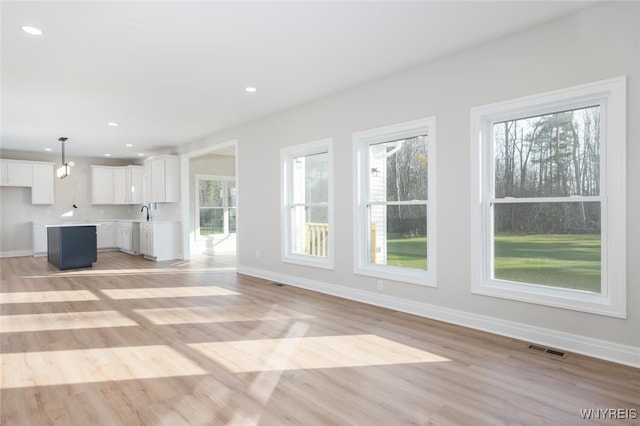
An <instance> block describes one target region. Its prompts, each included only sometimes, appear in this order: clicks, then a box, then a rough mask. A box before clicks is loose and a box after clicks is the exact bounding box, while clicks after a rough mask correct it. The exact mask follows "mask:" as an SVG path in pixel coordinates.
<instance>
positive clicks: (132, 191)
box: [126, 166, 144, 204]
mask: <svg viewBox="0 0 640 426" xmlns="http://www.w3.org/2000/svg"><path fill="white" fill-rule="evenodd" d="M143 175H144V167H142V166H127V183H126V184H127V203H128V204H142V203H143V199H142V183H143Z"/></svg>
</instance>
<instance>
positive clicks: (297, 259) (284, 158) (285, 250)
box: [280, 138, 335, 270]
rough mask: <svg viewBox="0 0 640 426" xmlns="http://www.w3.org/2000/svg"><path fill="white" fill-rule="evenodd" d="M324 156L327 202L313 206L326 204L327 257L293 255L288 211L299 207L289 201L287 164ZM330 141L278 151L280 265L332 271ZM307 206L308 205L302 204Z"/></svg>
mask: <svg viewBox="0 0 640 426" xmlns="http://www.w3.org/2000/svg"><path fill="white" fill-rule="evenodd" d="M323 153H327V155H328V158H329V165H328V167H329V170H328V182H327V186H328V194H327V203H326V204H325V203H315V204H317V205H326V206H327V210H328V212H327V214H328V216H329V220H328V222H329V223H328V225H329V235H328V241H327V252H328V254H327V256H326V257H319V256H309V255H305V254H300V253H293V252H292V250H291V238H292V235H291V214H290V213H291V212H290V206H292V205H300V204H294V203H292V202H291V199H292V195H291V193H290V190H291V186H292V184H291V181H290V179H291V175H292V171H291V170H292V165H291V162H292V160H293V158H295V157H302V156H307V155H314V154H323ZM333 163H334V159H333V139H332V138H325V139H320V140H316V141H312V142H307V143H303V144H299V145H294V146H287V147H283V148H281V149H280V209H281V217H282V221H281V238H282V242H281V244H280V247H281V261H282V262H284V263H293V264H297V265H302V266H310V267H313V268H321V269H331V270H332V269H334V263H335V261H334V259H335V235H334V234H335V221H334V214H333V204H334V202H333V199H334V198H333V194H334V190H333V175H334V173H333V167H334V165H333ZM304 205H309V203H307V204H304Z"/></svg>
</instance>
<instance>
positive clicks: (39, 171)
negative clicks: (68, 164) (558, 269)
mask: <svg viewBox="0 0 640 426" xmlns="http://www.w3.org/2000/svg"><path fill="white" fill-rule="evenodd" d="M32 168H33V175H32V179H33V186H32V187H31V204H53V201H54V190H53V188H54V178H53V173H54V170H53V164H52V163H33V165H32Z"/></svg>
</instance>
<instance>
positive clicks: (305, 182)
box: [292, 152, 329, 204]
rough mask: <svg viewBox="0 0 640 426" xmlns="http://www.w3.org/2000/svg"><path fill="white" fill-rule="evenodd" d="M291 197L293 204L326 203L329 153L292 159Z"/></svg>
mask: <svg viewBox="0 0 640 426" xmlns="http://www.w3.org/2000/svg"><path fill="white" fill-rule="evenodd" d="M292 191H293V194H292V197H293V202H294V203H295V204H302V203H326V202H327V201H328V200H329V154H328V153H326V152H324V153H321V154H313V155H306V156H304V157H297V158H294V159H293V186H292Z"/></svg>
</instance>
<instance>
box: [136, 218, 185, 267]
mask: <svg viewBox="0 0 640 426" xmlns="http://www.w3.org/2000/svg"><path fill="white" fill-rule="evenodd" d="M178 228H179V224H178V222H143V223H141V224H140V252H141V253H142V254H143V255H144V257H145V258H146V259H150V260H171V259H177V258H178V247H177V244H178V242H179V241H178Z"/></svg>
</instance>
